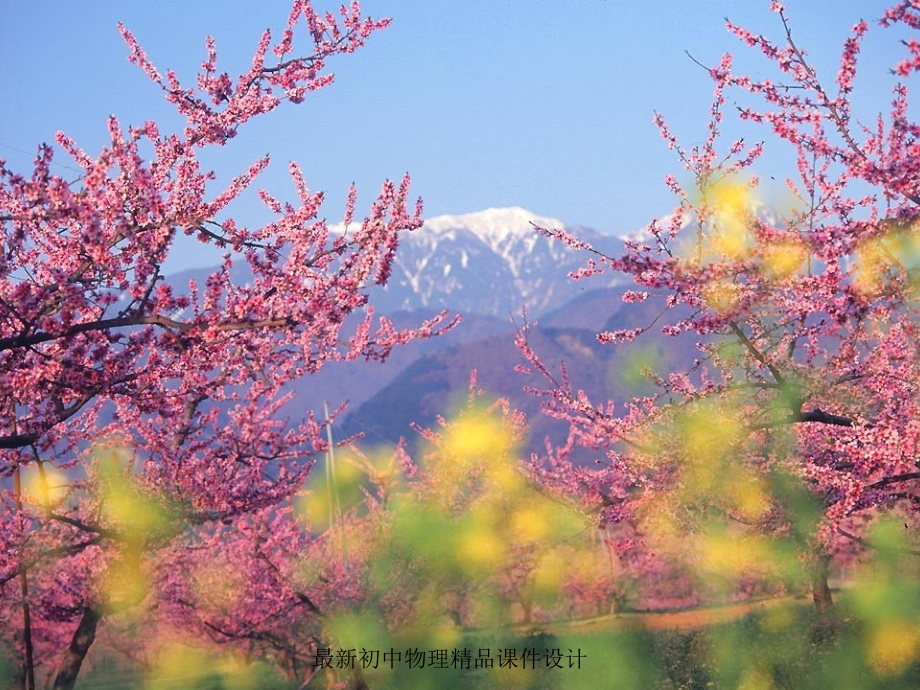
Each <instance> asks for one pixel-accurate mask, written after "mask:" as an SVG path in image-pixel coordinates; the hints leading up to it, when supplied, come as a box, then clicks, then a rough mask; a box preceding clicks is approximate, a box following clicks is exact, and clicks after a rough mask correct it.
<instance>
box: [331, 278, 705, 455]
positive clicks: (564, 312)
mask: <svg viewBox="0 0 920 690" xmlns="http://www.w3.org/2000/svg"><path fill="white" fill-rule="evenodd" d="M621 296H622V290H618V289H607V290H599V291H594V292H592V293H587V294H586V295H584V296H582V297H580V298H579V299H576V300H574V301H573V302H571V303H569V304H568V305H566V306H565V307H564V308H562V309H560V310H559V311H558V312H556V313H554V314H549V315H547V316H546V317H545V318H544V319H542V320H541V321H540V324H541V325H538V326H537V327H536V328H534V329H533V330H532V331H531V332H530V335H529V341H530V345H531V346H532V348H533V349H534V351H536V352H538V353H539V355H540V357H541V358H542V360H543V362H544V363H545V364H546V365H547V366H548V368H549V369H550V370H551V371H552V372H553V373H554V375H556V376H557V377H558V376H559V375H560V367H561V364H562V363H563V362H564V363H565V366H566V368H567V370H568V373H569V376H570V378H571V380H572V384H573V386H574V387H575V388H576V390H577V389H582V390H584V391H585V392H586V393H587V394H588V396H589V398H590V399H592V400H593V401H595V402H606V401H607V400H608V399H612V400H616V401H623V402H626V401H628V400H630V399H631V398H632V397H633V396H635V395H645V394H648V393H650V392H651V391H652V387H651V384H649V383H648V381H647V380H646V379H645V378H644V376H643V369H644V368H646V367H648V368H650V369H651V370H653V371H655V372H657V373H663V372H664V371H665V370H670V369H672V368H678V369H681V368H687V367H688V366H690V364H691V363H692V361H693V359H694V358H695V357H696V356H698V352H697V351H696V349H695V347H694V340H695V338H694V337H693V336H692V335H684V336H681V337H678V338H669V337H665V336H663V335H662V334H661V332H660V330H659V329H655V328H653V329H651V330H650V331H649V332H648V333H647V334H646V335H645V336H641V337H640V338H638V339H637V340H636V341H634V342H632V343H625V344H620V345H616V346H610V345H601V344H600V343H598V341H597V338H596V333H597V332H598V331H600V330H605V329H616V328H624V327H635V326H636V325H640V324H643V325H647V324H649V323H652V322H653V321H654V320H655V317H656V316H657V315H658V314H659V313H660V311H661V309H662V307H663V302H662V299H660V298H656V297H654V296H653V297H652V298H650V299H649V300H648V301H647V302H644V303H641V304H632V305H630V306H629V309H627V310H625V311H621V307H622V306H623V302H622V300H621ZM627 312H628V313H627ZM523 363H524V360H523V358H522V356H521V354H520V353H519V352H518V350H517V348H516V347H515V346H514V342H513V338H512V334H511V333H510V332H500V333H495V334H490V335H488V336H486V337H484V338H482V339H479V340H472V341H466V342H463V343H459V344H456V345H452V346H451V347H449V348H446V349H443V350H439V351H435V352H432V353H430V354H428V355H427V356H424V357H422V358H420V359H417V360H415V361H414V362H412V363H411V364H410V365H409V366H408V367H407V368H405V369H404V370H403V371H401V372H400V373H399V374H398V375H397V376H395V377H394V378H393V379H392V380H391V381H390V382H389V383H388V384H387V385H386V386H384V387H383V388H382V389H381V390H380V391H379V392H377V393H376V394H375V395H374V396H372V397H370V398H369V399H367V400H366V401H365V402H364V403H363V404H361V405H358V406H355V407H352V408H351V409H350V411H349V413H348V414H347V415H346V417H345V419H344V421H343V422H342V423H341V425H340V430H341V432H342V433H345V434H354V433H358V432H363V433H364V434H365V439H364V443H365V444H367V445H374V444H378V443H388V444H389V443H395V442H397V441H398V440H399V438H400V437H405V438H407V439H409V440H410V441H414V440H415V439H416V438H417V434H416V433H415V432H414V431H413V430H412V428H411V424H412V423H413V422H414V423H417V424H420V425H422V426H429V425H432V424H435V420H436V416H437V415H438V414H441V415H449V413H450V411H451V410H452V409H454V408H455V407H456V405H458V404H459V403H461V402H462V401H463V400H464V399H465V395H466V393H467V390H468V386H469V378H470V372H471V371H472V370H473V369H476V370H477V373H478V385H479V386H480V387H482V388H483V389H485V390H486V392H487V393H488V394H489V395H491V396H492V397H500V396H504V397H507V398H509V399H510V400H511V402H512V404H513V405H514V406H515V407H516V408H517V409H519V410H522V411H524V412H525V413H526V414H527V416H528V418H529V419H530V429H529V439H528V443H527V446H526V448H524V449H522V450H523V453H524V456H525V457H526V456H528V455H529V454H530V453H531V452H535V453H538V454H539V453H541V452H542V451H543V448H544V445H545V444H544V439H546V438H549V439H550V440H551V441H552V442H553V443H556V444H561V443H563V442H564V441H565V439H566V436H567V432H568V427H567V426H566V424H564V423H563V422H560V421H558V420H554V419H551V418H549V417H547V416H546V415H543V414H541V413H540V404H541V399H540V398H539V397H537V396H535V395H532V394H530V393H527V392H526V391H525V390H524V388H525V386H528V385H530V386H534V387H537V388H540V387H544V388H545V387H547V386H548V382H547V381H546V380H544V379H541V378H540V377H539V376H526V375H523V374H521V373H518V372H516V371H515V370H514V367H515V365H518V364H523ZM595 457H597V454H592V453H589V452H587V451H582V452H580V453H579V455H578V456H577V458H576V459H577V460H579V461H581V462H589V461H592V460H594V459H595Z"/></svg>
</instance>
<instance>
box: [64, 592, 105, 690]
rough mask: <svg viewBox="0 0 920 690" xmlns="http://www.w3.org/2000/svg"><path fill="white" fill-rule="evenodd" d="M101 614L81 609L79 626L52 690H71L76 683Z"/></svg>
mask: <svg viewBox="0 0 920 690" xmlns="http://www.w3.org/2000/svg"><path fill="white" fill-rule="evenodd" d="M100 618H102V616H101V614H100V613H99V612H98V611H96V609H93V608H90V607H86V608H84V609H83V617H82V618H81V619H80V625H78V626H77V629H76V631H75V632H74V634H73V638H72V639H71V640H70V647H68V649H67V653H66V654H64V658H63V659H62V660H61V665H60V667H59V668H58V674H57V677H56V678H55V679H54V690H73V687H74V685H76V683H77V676H78V675H79V673H80V667H81V666H82V665H83V660H84V659H85V658H86V653H87V652H88V651H89V648H90V647H91V646H92V644H93V640H95V639H96V626H97V625H98V624H99V619H100Z"/></svg>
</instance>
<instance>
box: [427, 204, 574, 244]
mask: <svg viewBox="0 0 920 690" xmlns="http://www.w3.org/2000/svg"><path fill="white" fill-rule="evenodd" d="M531 223H534V224H536V225H539V226H541V227H544V228H560V227H563V226H564V223H563V222H562V221H561V220H557V219H555V218H546V217H544V216H538V215H537V214H535V213H531V212H530V211H528V210H526V209H523V208H520V207H519V206H511V207H508V208H488V209H485V210H484V211H477V212H475V213H466V214H462V215H456V216H435V217H434V218H429V219H428V220H426V221H425V225H424V226H423V229H427V230H429V231H431V232H434V233H438V234H440V233H443V232H447V231H449V230H455V229H457V228H465V229H467V230H469V231H470V232H472V233H473V234H474V235H476V236H477V237H479V238H481V239H482V240H484V241H485V242H486V243H487V244H488V245H490V246H492V247H494V246H496V245H497V244H499V243H500V242H502V241H503V240H506V239H509V238H520V237H527V236H531V235H533V234H534V229H533V226H532V225H531Z"/></svg>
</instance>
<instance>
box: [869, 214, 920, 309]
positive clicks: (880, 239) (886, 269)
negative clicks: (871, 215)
mask: <svg viewBox="0 0 920 690" xmlns="http://www.w3.org/2000/svg"><path fill="white" fill-rule="evenodd" d="M918 270H920V233H918V232H917V228H916V226H914V225H911V226H900V225H896V226H893V227H892V228H891V229H889V230H886V231H885V232H883V233H881V234H879V235H877V236H875V237H870V238H866V239H863V240H861V241H860V242H859V243H858V245H857V247H856V271H855V274H854V278H853V283H854V285H855V287H856V288H857V290H859V291H860V292H861V293H863V294H864V295H867V296H870V297H872V296H876V295H879V294H881V293H884V292H886V291H888V290H890V289H908V290H911V291H914V290H916V289H917V288H918V277H920V276H918Z"/></svg>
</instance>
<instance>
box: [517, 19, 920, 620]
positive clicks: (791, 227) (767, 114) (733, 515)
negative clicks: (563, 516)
mask: <svg viewBox="0 0 920 690" xmlns="http://www.w3.org/2000/svg"><path fill="white" fill-rule="evenodd" d="M771 9H772V11H773V12H774V13H775V14H776V16H777V17H778V19H779V25H780V27H781V29H782V38H781V39H780V40H779V41H773V40H771V39H768V38H767V37H765V36H762V35H759V34H756V33H753V32H751V31H748V30H747V29H744V28H742V27H739V26H736V25H734V24H732V23H730V22H729V24H728V28H729V30H730V31H731V32H732V33H733V34H734V35H735V36H737V37H738V38H739V39H740V40H741V41H742V42H743V43H744V44H746V45H747V46H750V47H751V48H754V49H755V50H757V51H760V52H761V53H763V55H764V56H765V57H766V58H767V60H768V61H769V62H771V63H772V65H773V67H774V68H775V69H776V75H775V76H774V77H773V78H766V77H765V78H759V79H754V78H751V77H749V76H746V75H744V74H739V73H737V72H736V71H735V70H734V67H733V60H732V56H731V55H729V54H726V55H725V56H723V57H722V59H721V61H720V62H719V64H717V65H716V66H715V67H713V68H711V69H708V68H707V71H708V74H709V76H710V77H711V78H712V80H713V82H714V83H715V93H714V100H713V106H712V112H711V119H710V122H709V127H708V136H707V138H706V140H705V142H704V143H703V144H701V145H699V146H694V147H692V148H690V149H686V148H683V147H682V146H681V145H680V144H679V142H678V139H677V137H676V136H675V135H674V134H673V133H672V132H671V130H670V129H669V128H668V125H667V123H666V121H665V119H664V117H663V116H661V115H657V114H656V115H655V123H656V125H657V126H658V128H659V129H660V131H661V133H662V136H663V137H664V139H665V141H666V142H667V145H668V147H669V148H671V149H673V150H674V151H675V152H676V153H677V155H678V157H679V158H680V161H681V162H682V164H683V167H684V172H683V174H682V175H681V176H678V175H668V176H667V178H666V184H667V185H668V186H669V187H670V189H671V190H672V191H673V192H674V194H675V195H676V196H677V199H678V206H677V209H676V211H675V212H674V213H673V215H671V216H669V217H668V218H665V219H662V220H654V221H653V222H651V223H650V224H649V226H648V228H647V232H646V233H645V234H644V236H643V237H641V238H638V239H632V240H629V241H627V242H626V245H625V248H624V251H623V253H622V254H621V255H620V256H607V255H604V254H602V253H600V252H598V251H597V250H595V249H594V248H592V247H590V246H588V245H586V244H585V243H583V242H581V241H579V240H578V239H577V238H575V237H572V236H570V235H567V234H566V233H565V232H563V231H561V230H556V229H551V228H545V229H541V231H542V232H543V233H544V234H546V235H548V236H551V237H556V238H558V239H560V240H562V241H564V242H567V243H568V244H570V245H572V246H574V247H576V248H578V249H582V250H584V251H585V252H587V253H589V257H590V258H589V259H588V262H587V264H586V266H585V267H584V268H583V269H582V270H581V271H580V272H579V273H578V274H576V275H575V276H574V277H575V278H583V277H586V276H588V275H591V274H593V273H598V272H603V271H620V272H623V273H625V274H627V275H628V276H630V277H631V279H632V280H633V282H634V289H631V290H629V291H628V292H626V293H625V294H624V296H623V299H624V301H626V302H630V303H637V302H644V301H646V300H660V309H659V310H656V312H655V313H656V314H657V317H653V318H650V319H649V321H650V323H648V324H646V325H644V326H640V327H637V328H633V329H624V330H618V331H611V332H604V333H601V334H599V336H598V338H599V340H600V341H601V342H606V343H611V344H614V345H615V344H616V343H619V342H624V341H631V340H633V339H636V338H640V337H650V334H651V333H652V332H654V331H659V332H660V333H661V334H663V335H664V336H666V337H674V338H682V339H683V340H684V342H686V343H688V344H689V346H690V347H695V348H696V349H697V350H698V356H697V359H696V361H695V364H694V365H693V366H692V367H691V368H689V369H687V370H674V371H657V372H656V371H648V372H647V374H648V375H649V377H650V378H651V379H652V380H653V381H654V382H655V383H656V384H657V389H656V390H657V392H656V393H654V394H651V395H648V396H644V397H635V398H633V399H629V400H616V399H611V400H610V401H607V402H598V401H595V400H589V399H588V398H587V396H586V395H585V394H584V393H583V392H581V391H578V390H574V389H573V388H572V386H571V385H569V383H568V381H567V379H566V378H565V377H564V375H563V376H560V375H557V374H555V373H553V372H552V371H551V370H550V368H549V367H548V366H547V365H546V364H545V363H543V362H542V361H541V360H540V358H539V355H538V353H536V352H534V351H533V350H532V349H531V348H530V347H529V345H528V342H527V330H526V327H525V328H524V329H523V330H522V331H521V332H520V333H519V337H518V344H519V347H520V349H521V350H522V352H523V353H524V355H525V357H526V358H527V360H529V366H528V368H529V370H530V371H531V372H532V373H535V374H538V375H541V376H542V380H544V381H549V385H548V386H547V385H541V386H537V389H538V390H537V392H538V393H540V394H541V395H543V396H545V411H546V412H547V413H548V414H550V415H553V416H556V417H559V418H562V419H565V420H568V422H569V423H570V426H571V438H570V446H569V447H571V445H574V444H580V445H582V446H586V447H589V448H592V449H595V450H597V451H598V452H599V453H601V455H602V457H603V458H604V459H603V462H602V466H601V467H599V468H597V469H590V470H589V469H585V468H579V467H575V466H573V465H571V463H569V462H568V459H567V457H566V456H567V451H568V448H567V447H563V448H560V449H557V451H556V452H555V453H554V454H552V456H551V458H550V459H549V460H547V461H545V462H543V463H542V464H541V466H540V471H541V472H542V475H543V477H544V480H545V482H546V483H547V485H551V486H556V487H561V488H564V489H567V490H569V491H571V492H576V493H580V494H581V495H582V496H583V497H585V498H586V499H587V500H589V501H590V502H591V503H592V504H593V505H595V506H596V509H597V511H598V512H597V514H598V516H599V518H598V519H599V521H600V522H601V523H602V524H603V525H605V526H606V527H607V528H609V529H610V530H611V534H612V535H614V536H613V539H614V541H615V542H616V545H618V548H620V550H621V552H622V553H624V554H635V549H636V547H637V545H638V546H641V547H643V548H644V549H645V552H646V556H648V555H649V554H655V556H656V557H659V558H660V561H661V562H663V561H664V560H667V559H665V558H664V554H668V556H669V558H671V559H673V558H674V557H675V556H676V557H677V559H678V560H679V561H680V562H683V563H685V564H690V565H692V566H693V567H694V569H695V570H696V571H697V572H704V573H706V572H709V573H712V572H715V571H719V572H722V573H723V574H724V573H725V572H729V573H730V577H731V578H732V579H734V581H735V584H736V585H737V583H738V582H740V581H741V580H743V579H745V578H749V577H751V576H752V575H753V576H755V577H763V578H767V579H769V578H770V577H773V578H778V579H779V580H781V581H782V580H784V579H785V580H788V578H790V577H793V576H794V574H793V573H792V572H790V571H788V570H787V569H785V568H784V566H782V565H781V564H782V562H783V559H781V558H777V557H776V553H777V552H776V551H775V550H774V547H775V546H776V544H777V542H776V537H777V536H778V535H785V536H791V537H794V539H795V544H796V545H797V550H798V552H799V553H809V554H810V563H811V573H812V575H813V585H814V587H813V594H814V600H815V603H816V605H817V607H818V608H819V609H824V608H826V607H827V606H828V605H829V604H830V603H831V598H830V590H829V589H828V586H827V573H828V564H829V561H831V559H833V558H835V557H838V558H840V559H845V558H849V557H850V555H852V554H853V552H854V551H856V550H861V549H863V548H864V547H869V548H870V549H871V547H872V546H873V545H876V546H877V545H878V543H877V542H876V541H875V540H874V539H873V537H872V533H871V530H872V529H873V525H875V524H876V523H878V522H879V520H880V519H881V517H882V516H885V515H887V516H894V517H895V519H897V520H898V522H897V524H898V525H901V524H903V525H904V527H906V528H907V529H906V530H904V532H905V534H906V535H907V536H906V537H902V538H901V539H902V542H903V541H904V540H906V541H907V542H908V543H901V544H900V546H899V547H898V548H901V549H908V550H909V549H910V548H911V546H910V543H909V542H910V541H911V540H912V539H913V537H914V536H915V535H916V527H917V511H916V507H917V505H918V500H920V499H918V497H917V493H916V491H917V482H918V480H920V472H918V456H917V443H918V431H920V427H918V424H917V413H918V410H917V405H918V383H920V351H918V349H917V342H918V323H920V321H918V311H917V304H918V302H917V296H918V288H920V281H918V278H920V273H918V269H920V232H918V222H920V177H918V165H920V163H918V161H920V157H918V146H920V144H918V135H920V125H918V123H917V122H916V121H914V120H912V119H911V112H910V108H909V99H908V87H907V83H906V82H907V81H908V80H909V79H910V78H911V77H912V76H913V75H914V73H915V72H916V71H917V70H918V69H920V48H918V43H917V41H916V40H908V41H904V42H903V45H904V50H905V51H906V56H905V58H904V59H903V60H902V61H900V62H898V63H897V64H896V65H893V68H892V74H893V75H894V82H895V83H894V84H893V88H892V98H891V105H890V109H889V110H888V112H887V114H879V115H875V114H870V116H869V117H870V119H866V120H861V119H860V118H859V117H858V115H857V108H856V107H855V105H854V101H853V94H854V83H855V82H854V80H855V79H856V75H857V63H858V57H859V53H860V48H861V46H862V45H863V42H864V39H865V37H866V35H867V33H868V32H869V31H870V25H869V23H867V22H866V21H859V22H857V23H856V24H855V25H854V26H853V28H852V31H851V33H850V35H849V37H847V38H846V40H845V41H844V42H843V49H842V56H841V59H840V63H839V69H838V71H837V73H836V75H834V76H833V77H832V78H830V79H826V78H825V77H824V76H823V75H820V74H819V73H818V70H817V68H816V67H815V66H814V65H813V63H812V62H811V61H810V58H809V57H808V55H807V54H806V52H805V51H804V50H803V49H802V48H800V46H799V45H798V44H797V43H796V42H795V40H794V38H793V34H792V32H791V30H790V27H789V23H788V20H787V14H786V10H785V9H784V8H783V6H782V5H781V4H780V3H778V2H773V3H772V4H771ZM878 24H879V26H880V27H882V28H886V29H889V30H891V29H890V28H891V27H894V26H895V25H899V26H900V29H899V30H918V29H920V9H918V7H917V4H916V3H915V2H899V3H897V4H895V5H894V6H893V7H891V8H890V9H888V10H887V11H886V12H885V13H884V15H883V16H882V17H881V19H880V21H879V22H878ZM872 78H876V76H875V75H873V76H872ZM729 94H731V100H733V101H734V102H735V103H736V104H737V105H738V108H737V113H736V114H737V115H738V117H739V118H740V120H741V123H740V124H739V127H755V128H756V126H757V125H761V126H762V127H765V128H767V129H768V130H769V131H770V132H771V133H772V134H773V135H774V136H775V137H776V138H777V139H778V140H780V141H782V142H785V143H786V144H788V145H789V146H790V147H791V148H792V151H793V153H794V155H795V160H796V161H797V175H796V176H795V177H794V178H790V179H788V180H786V192H785V193H786V194H787V195H788V199H787V200H786V201H785V202H784V203H783V204H780V205H778V206H777V205H775V206H774V207H773V208H772V209H770V212H767V211H766V210H765V205H764V204H763V203H758V200H757V197H758V195H759V194H762V193H763V192H762V191H761V190H763V188H764V187H765V186H767V185H764V184H762V183H761V181H760V180H759V179H758V177H757V175H756V172H755V171H756V170H757V167H758V164H759V161H760V157H761V154H762V153H763V150H764V148H763V144H762V143H756V144H750V143H748V142H745V141H744V140H742V139H739V140H737V141H734V142H732V143H730V144H728V145H727V146H724V145H723V144H722V140H721V136H720V134H721V130H722V129H723V128H724V122H723V117H724V115H725V109H726V103H727V101H728V100H729ZM723 146H724V148H723ZM803 490H807V495H803V493H802V492H803ZM809 496H810V497H811V499H809V498H808V497H809ZM813 501H817V503H813ZM809 506H811V507H809ZM902 529H903V528H902ZM791 560H793V561H795V559H794V558H793V559H791ZM786 562H789V559H786ZM672 565H673V564H672ZM662 567H664V566H663V565H662ZM770 571H772V572H770ZM699 587H700V584H699V582H698V583H697V584H695V585H694V584H690V585H688V586H687V587H684V589H683V590H682V592H683V594H692V591H691V590H693V589H694V588H696V589H697V590H699Z"/></svg>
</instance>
